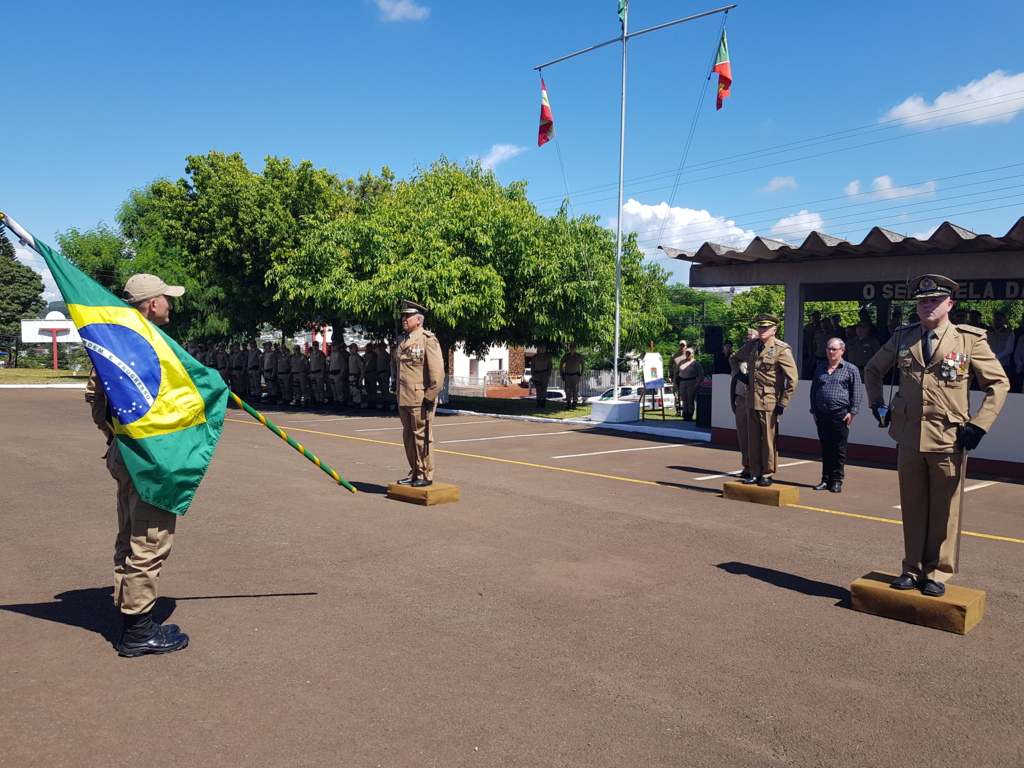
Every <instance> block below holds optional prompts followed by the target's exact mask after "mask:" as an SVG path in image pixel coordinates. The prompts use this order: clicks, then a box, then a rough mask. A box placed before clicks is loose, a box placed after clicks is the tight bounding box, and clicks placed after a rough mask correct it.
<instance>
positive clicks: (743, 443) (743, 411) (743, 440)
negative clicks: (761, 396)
mask: <svg viewBox="0 0 1024 768" xmlns="http://www.w3.org/2000/svg"><path fill="white" fill-rule="evenodd" d="M735 415H736V442H737V443H739V446H740V462H741V463H742V465H743V469H745V470H746V471H747V473H748V474H753V473H752V472H750V443H749V439H750V438H749V437H748V431H749V427H748V424H749V421H750V411H749V410H747V398H746V395H736V414H735ZM754 477H757V475H754Z"/></svg>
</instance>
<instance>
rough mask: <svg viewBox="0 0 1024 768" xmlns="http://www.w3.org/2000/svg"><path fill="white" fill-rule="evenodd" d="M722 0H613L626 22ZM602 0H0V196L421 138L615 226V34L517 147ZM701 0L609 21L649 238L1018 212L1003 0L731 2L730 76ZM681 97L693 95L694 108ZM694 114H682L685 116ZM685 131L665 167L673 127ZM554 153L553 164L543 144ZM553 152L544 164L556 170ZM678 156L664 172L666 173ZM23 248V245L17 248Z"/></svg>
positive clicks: (914, 224)
mask: <svg viewBox="0 0 1024 768" xmlns="http://www.w3.org/2000/svg"><path fill="white" fill-rule="evenodd" d="M715 7H719V6H718V5H717V4H716V3H703V2H695V1H694V0H687V1H686V2H680V1H673V0H632V1H631V3H630V30H631V31H637V30H640V29H644V28H647V27H650V26H654V25H657V24H662V23H665V22H668V21H672V20H675V19H677V18H681V17H684V16H689V15H692V14H696V13H700V12H703V11H706V10H711V9H713V8H715ZM615 11H616V0H550V1H549V2H547V3H536V2H528V1H527V0H486V1H485V2H473V3H470V2H452V1H451V0H334V1H333V2H328V1H327V0H320V1H319V2H306V1H304V0H296V1H295V2H292V3H288V4H280V3H269V2H262V0H248V1H247V2H241V1H238V2H227V1H226V0H206V1H205V2H191V1H190V0H185V1H184V2H175V3H170V2H161V1H160V0H155V1H154V2H146V3H140V2H137V0H136V1H135V2H114V1H111V2H104V1H103V0H101V2H97V3H89V4H83V3H80V2H49V1H48V0H36V1H35V2H21V3H11V4H8V7H6V8H5V12H4V27H5V32H6V34H5V41H4V44H3V46H2V47H0V71H2V72H3V79H4V83H5V86H6V87H5V89H4V96H5V99H4V104H5V110H4V113H5V114H4V117H3V120H2V121H0V146H2V147H3V148H4V150H5V151H4V159H3V163H2V164H0V210H4V211H6V212H7V213H9V214H10V215H11V216H13V217H14V218H15V219H16V220H18V221H19V222H20V223H21V224H22V225H23V226H24V227H25V228H26V229H28V230H29V231H31V232H33V233H34V234H35V235H36V236H38V237H39V238H40V239H42V240H45V241H49V242H53V240H54V234H55V233H56V232H58V231H64V230H67V229H68V228H70V227H77V228H80V229H89V228H92V227H95V226H96V224H97V223H98V222H99V221H106V222H108V223H114V221H115V215H116V211H117V208H118V206H119V204H120V203H121V202H122V201H123V200H124V199H125V197H126V196H127V194H128V192H129V190H131V189H133V188H137V187H142V186H145V185H146V184H148V183H149V182H150V181H152V180H154V179H156V178H161V177H167V178H171V179H177V178H178V177H180V176H181V175H183V170H184V164H185V157H186V156H187V155H191V154H203V153H206V152H208V151H210V150H211V149H216V150H219V151H222V152H240V153H241V154H242V155H243V157H244V158H245V159H246V161H247V163H248V165H249V167H250V168H251V169H254V170H256V171H259V170H261V169H262V167H263V158H264V157H265V156H267V155H276V156H287V157H289V158H291V159H292V160H293V161H299V160H303V159H305V160H310V161H311V162H312V163H313V164H314V165H316V166H317V167H324V168H327V169H329V170H331V171H333V172H335V173H337V174H339V175H340V176H342V177H350V176H355V175H358V174H359V173H362V172H364V171H366V170H368V169H370V170H374V171H377V170H379V169H380V168H381V166H384V165H388V166H390V167H391V169H392V170H393V171H394V172H395V173H396V174H397V175H398V176H399V177H404V176H407V175H408V174H410V173H411V172H412V171H413V170H414V169H415V168H416V166H417V165H426V164H429V163H430V162H431V161H433V160H435V159H437V158H438V157H439V156H440V155H442V154H443V155H445V156H447V157H448V158H451V159H456V160H463V159H466V158H470V157H478V158H481V159H482V160H483V161H484V162H485V163H487V164H488V165H491V166H492V167H493V168H494V171H495V173H496V174H497V175H498V177H499V178H500V179H501V180H502V181H503V182H505V183H508V182H511V181H514V180H518V179H525V180H526V181H528V182H529V196H530V198H531V199H532V200H533V201H534V202H535V203H536V204H537V206H538V208H539V209H540V210H541V212H543V213H552V212H553V211H554V210H556V209H557V207H558V206H559V205H560V204H561V202H562V200H563V198H565V197H566V181H567V182H568V187H569V190H571V193H572V201H573V206H574V210H575V212H576V213H577V214H580V213H584V212H585V213H591V214H597V215H600V216H601V218H602V221H603V222H604V223H606V224H607V225H609V226H614V223H615V219H616V216H617V210H616V189H615V186H616V182H617V174H618V136H619V100H620V90H619V84H620V65H621V47H620V46H619V45H618V44H615V45H610V46H607V47H606V48H603V49H601V50H598V51H594V52H592V53H588V54H586V55H583V56H580V57H577V58H575V59H573V60H571V61H567V62H563V63H560V64H556V65H554V66H551V67H548V68H546V69H545V70H544V79H545V81H546V83H547V88H548V94H549V97H550V101H551V106H552V110H553V114H554V120H555V128H556V133H557V136H558V138H557V146H556V144H555V143H549V144H547V145H546V146H544V147H542V148H538V147H537V143H536V137H537V124H538V115H539V110H540V85H539V78H538V76H537V73H536V72H534V71H533V67H535V66H537V65H539V64H542V63H544V62H547V61H550V60H552V59H555V58H558V57H560V56H563V55H566V54H569V53H572V52H574V51H577V50H580V49H582V48H586V47H588V46H590V45H594V44H597V43H600V42H604V41H606V40H609V39H611V38H613V37H616V36H617V35H618V33H619V24H618V19H617V18H616V12H615ZM720 25H721V17H720V15H716V16H712V17H708V18H704V19H699V20H696V21H693V22H688V23H686V24H681V25H678V26H676V27H672V28H670V29H666V30H662V31H658V32H653V33H651V34H649V35H643V36H640V37H637V38H634V39H633V40H631V41H630V44H629V72H628V84H629V90H628V110H627V149H626V179H627V184H626V199H627V201H630V202H628V203H627V206H626V214H625V216H624V221H625V223H626V225H627V227H628V228H631V229H635V230H636V231H638V232H639V233H640V235H641V244H642V246H643V247H644V248H645V250H646V251H647V252H648V253H649V254H651V256H652V257H653V258H656V259H659V262H658V263H660V264H662V265H663V266H666V267H674V269H673V271H674V275H675V278H674V279H676V280H685V278H686V271H687V270H686V268H685V265H680V264H678V262H669V261H666V260H664V259H663V258H662V257H661V256H660V254H659V252H658V251H656V247H657V245H659V244H665V245H671V246H674V247H681V248H690V249H694V248H696V247H698V246H699V245H700V244H701V243H702V242H704V241H705V240H714V241H717V242H726V243H729V244H732V245H740V246H741V245H744V244H745V243H746V242H748V241H749V238H751V237H753V236H754V235H762V236H767V237H775V238H779V239H784V240H788V241H790V242H794V243H799V242H801V241H802V239H803V237H804V236H805V235H806V234H807V232H809V231H810V230H813V229H818V230H821V231H824V232H827V233H829V234H832V235H836V236H839V237H844V238H847V239H850V240H854V241H859V240H860V239H862V238H863V237H864V235H865V234H866V233H867V231H868V230H869V229H870V228H871V227H872V226H875V225H878V226H883V227H886V228H888V229H893V230H895V231H898V232H901V233H904V234H908V235H920V236H927V235H928V234H930V232H931V231H933V230H934V228H935V227H937V226H938V225H939V224H941V223H942V222H943V221H947V220H948V221H952V222H953V223H955V224H958V225H960V226H963V227H966V228H968V229H971V230H973V231H975V232H979V233H988V234H995V235H1003V234H1005V233H1006V231H1007V230H1008V229H1009V228H1010V227H1011V226H1012V224H1013V223H1014V222H1015V221H1016V220H1017V219H1018V218H1019V217H1020V216H1021V215H1024V164H1022V163H1024V152H1022V151H1021V147H1022V146H1024V141H1022V139H1024V130H1022V125H1024V116H1021V115H1019V114H1017V113H1018V112H1021V111H1024V47H1022V46H1021V45H1020V43H1019V34H1020V30H1021V29H1024V3H1021V2H1020V1H1019V0H993V1H992V2H987V3H983V4H976V5H974V6H971V8H970V9H967V8H966V7H965V6H964V4H963V3H962V2H956V3H954V2H952V0H929V1H927V2H925V1H924V0H901V2H896V3H893V2H884V3H883V2H875V1H874V0H862V2H858V3H823V2H820V0H819V1H818V2H805V0H746V1H745V2H740V4H739V5H738V7H737V8H735V9H734V10H732V11H731V12H730V13H729V15H728V36H729V47H730V53H731V58H732V67H733V75H734V84H733V88H732V96H731V97H730V98H729V99H727V100H726V102H725V106H724V108H723V109H722V110H721V111H719V112H716V111H715V105H714V91H715V80H714V79H712V81H711V82H710V83H708V88H707V91H706V93H704V95H703V98H702V99H701V92H702V89H703V88H704V86H705V83H706V82H707V80H706V78H707V74H708V68H709V66H710V64H711V61H712V57H713V54H714V50H715V47H716V45H717V40H718V34H719V29H720ZM695 116H696V117H695ZM694 120H696V122H694ZM691 126H693V134H692V140H691V142H690V148H689V152H688V154H687V156H686V164H685V166H684V168H683V170H682V173H678V171H679V168H680V163H681V161H682V159H683V151H684V147H685V146H686V143H687V137H688V135H690V132H691ZM559 153H560V154H561V162H560V158H559ZM563 166H564V178H563ZM677 177H678V179H679V183H676V180H677ZM19 253H21V254H22V255H23V256H24V257H25V259H26V261H27V262H28V263H32V264H33V265H34V266H38V262H37V261H35V260H34V259H33V258H32V257H31V255H29V254H25V253H24V252H21V251H19Z"/></svg>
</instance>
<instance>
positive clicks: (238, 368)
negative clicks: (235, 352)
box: [231, 365, 242, 371]
mask: <svg viewBox="0 0 1024 768" xmlns="http://www.w3.org/2000/svg"><path fill="white" fill-rule="evenodd" d="M231 370H232V371H240V370H242V366H240V365H233V366H231Z"/></svg>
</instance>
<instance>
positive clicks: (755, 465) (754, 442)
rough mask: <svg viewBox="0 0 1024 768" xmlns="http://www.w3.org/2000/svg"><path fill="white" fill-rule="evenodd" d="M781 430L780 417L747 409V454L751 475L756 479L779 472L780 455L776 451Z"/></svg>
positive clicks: (769, 412)
mask: <svg viewBox="0 0 1024 768" xmlns="http://www.w3.org/2000/svg"><path fill="white" fill-rule="evenodd" d="M778 429H779V417H778V416H776V415H775V411H774V409H773V410H771V411H755V410H754V409H753V408H747V453H748V456H747V458H748V460H749V461H750V474H751V475H753V476H754V477H771V476H772V475H774V474H775V473H776V472H778V471H779V454H778V451H777V450H776V449H775V435H776V433H777V432H778Z"/></svg>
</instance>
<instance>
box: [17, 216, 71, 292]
mask: <svg viewBox="0 0 1024 768" xmlns="http://www.w3.org/2000/svg"><path fill="white" fill-rule="evenodd" d="M8 234H9V237H8V239H9V240H10V241H11V245H13V246H14V256H15V258H16V259H17V260H18V261H20V262H21V263H22V264H24V265H25V266H26V267H32V269H34V270H35V271H36V272H38V273H39V275H40V277H42V278H43V298H44V299H46V301H48V302H49V301H61V297H60V291H58V290H57V283H56V282H55V281H54V279H53V273H52V272H50V270H49V269H47V267H46V263H45V262H44V261H43V257H42V256H40V255H39V254H38V253H36V252H35V251H33V250H32V249H31V248H27V247H25V246H23V245H21V243H19V242H18V239H17V237H15V236H14V235H13V234H12V233H8Z"/></svg>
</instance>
